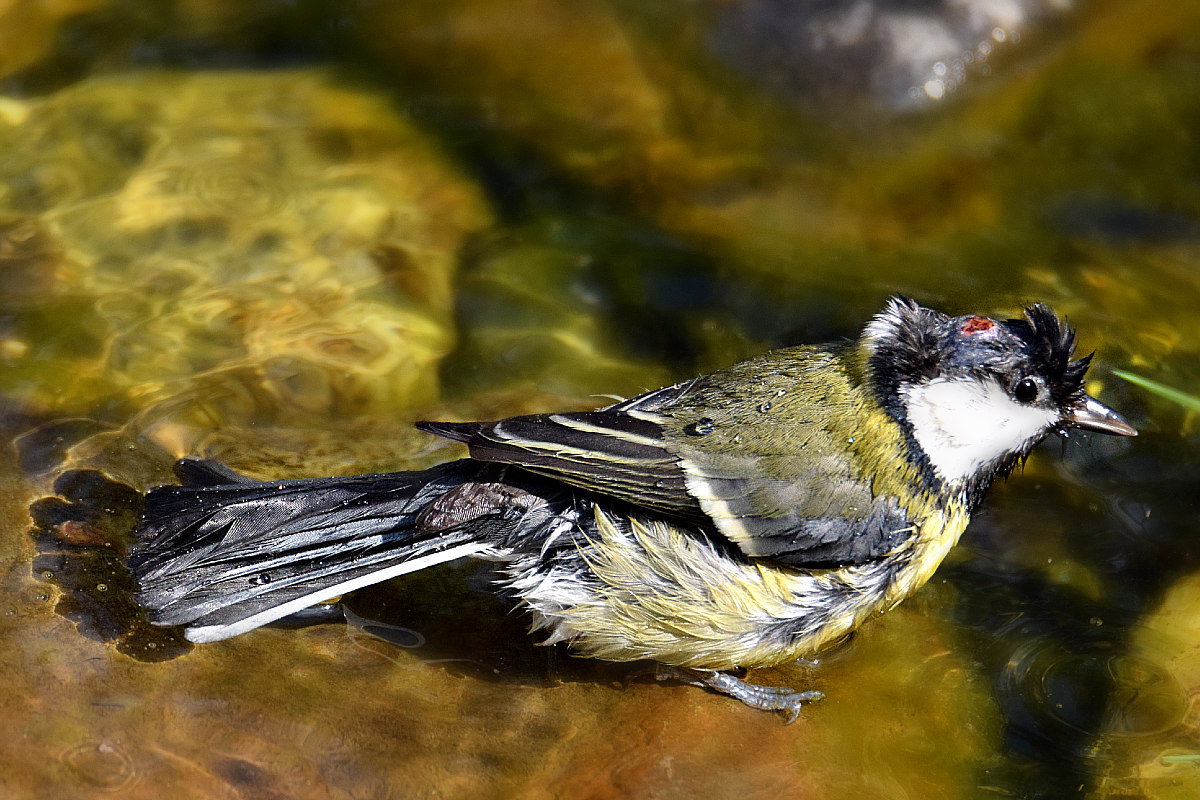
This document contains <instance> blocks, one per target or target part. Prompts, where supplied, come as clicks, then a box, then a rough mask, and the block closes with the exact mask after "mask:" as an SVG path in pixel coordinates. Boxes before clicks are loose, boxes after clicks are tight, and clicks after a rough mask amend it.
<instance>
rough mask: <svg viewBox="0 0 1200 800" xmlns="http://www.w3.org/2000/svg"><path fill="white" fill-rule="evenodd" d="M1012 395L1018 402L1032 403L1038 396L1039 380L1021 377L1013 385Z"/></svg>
mask: <svg viewBox="0 0 1200 800" xmlns="http://www.w3.org/2000/svg"><path fill="white" fill-rule="evenodd" d="M1012 395H1013V397H1014V398H1015V399H1016V401H1017V402H1018V403H1032V402H1033V401H1034V400H1037V396H1038V385H1037V381H1035V380H1034V379H1033V378H1021V380H1019V381H1017V385H1016V386H1014V387H1013V390H1012Z"/></svg>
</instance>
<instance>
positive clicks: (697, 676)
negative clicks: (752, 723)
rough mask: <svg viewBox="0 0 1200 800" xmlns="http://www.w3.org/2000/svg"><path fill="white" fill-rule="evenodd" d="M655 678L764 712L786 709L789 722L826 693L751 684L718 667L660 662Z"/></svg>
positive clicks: (784, 710) (783, 710) (785, 712)
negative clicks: (708, 667) (692, 687)
mask: <svg viewBox="0 0 1200 800" xmlns="http://www.w3.org/2000/svg"><path fill="white" fill-rule="evenodd" d="M655 677H656V678H657V679H658V680H660V681H666V680H674V681H680V682H682V683H687V684H690V685H692V686H702V687H704V688H706V689H711V690H712V691H714V692H718V693H720V694H724V695H728V696H729V697H732V698H734V699H735V700H740V701H741V702H742V703H744V704H745V705H748V706H750V707H751V708H757V709H759V710H762V711H782V712H784V714H785V715H786V716H787V724H789V725H790V724H791V723H793V722H795V721H796V719H797V718H798V717H799V716H800V709H801V708H802V707H803V706H804V705H805V704H806V703H813V702H816V701H817V700H820V699H821V698H822V697H824V696H825V695H823V694H821V692H818V691H807V692H797V691H795V690H793V689H792V688H790V687H788V686H761V685H759V684H756V683H747V682H746V681H744V680H742V679H741V678H738V677H737V676H735V675H731V674H730V673H728V672H720V671H718V670H708V669H694V668H690V667H670V666H666V665H659V666H658V668H657V670H656V671H655Z"/></svg>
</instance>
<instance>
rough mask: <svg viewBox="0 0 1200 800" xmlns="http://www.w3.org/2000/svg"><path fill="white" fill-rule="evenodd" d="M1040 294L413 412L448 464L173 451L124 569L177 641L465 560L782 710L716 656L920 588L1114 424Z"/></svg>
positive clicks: (616, 657)
mask: <svg viewBox="0 0 1200 800" xmlns="http://www.w3.org/2000/svg"><path fill="white" fill-rule="evenodd" d="M1074 349H1075V336H1074V333H1073V331H1072V330H1071V329H1070V328H1069V327H1068V326H1067V325H1066V324H1065V323H1064V322H1062V321H1060V320H1059V318H1058V317H1057V316H1055V314H1054V313H1053V312H1052V311H1051V310H1050V309H1048V308H1047V307H1046V306H1044V305H1040V304H1039V305H1033V306H1031V307H1029V308H1027V309H1025V313H1024V316H1023V318H1021V319H1010V320H996V319H990V318H988V317H982V316H975V315H968V316H958V317H951V316H948V315H946V314H943V313H941V312H938V311H935V310H932V309H929V308H925V307H922V306H920V305H918V304H917V303H915V302H913V301H911V300H908V299H906V298H902V297H897V298H893V299H892V300H891V301H890V302H889V303H888V304H887V306H886V308H885V309H884V310H883V311H882V312H881V313H879V314H878V315H877V316H875V317H874V318H873V319H872V320H871V321H870V322H869V324H867V325H866V327H865V329H864V330H863V332H862V334H861V336H860V337H859V338H858V339H857V340H856V341H853V342H846V343H841V344H835V345H826V346H801V347H793V348H787V349H781V350H775V351H772V352H768V353H765V354H763V355H760V356H758V357H756V358H751V359H750V360H748V361H745V362H742V363H740V364H737V365H735V366H732V367H730V368H728V369H725V370H721V371H719V372H715V373H712V374H709V375H705V376H702V377H699V378H695V379H692V380H688V381H685V382H683V383H678V384H676V385H674V386H669V387H666V388H663V389H658V390H656V391H652V392H648V393H646V394H643V395H640V396H638V397H634V398H632V399H629V400H623V401H621V402H618V403H615V404H613V405H610V406H608V407H606V408H602V409H599V410H597V411H589V412H567V413H557V414H538V415H534V416H521V417H513V418H509V419H504V420H500V421H496V422H466V423H460V422H422V423H418V426H419V427H420V428H421V429H423V430H425V431H428V432H430V433H433V434H436V435H438V436H443V437H446V438H449V439H453V440H456V441H459V442H462V443H464V444H465V445H466V446H467V449H468V453H469V457H467V458H465V459H462V460H459V461H454V462H451V463H447V464H443V465H441V466H437V467H434V468H432V469H428V470H424V471H418V472H400V473H391V474H381V475H363V476H354V477H334V478H313V479H299V480H285V481H267V482H263V481H255V480H251V479H249V478H246V477H243V476H241V475H239V474H237V473H235V472H233V471H232V470H230V469H228V468H227V467H224V466H222V465H220V464H218V463H216V462H212V461H203V460H195V459H185V460H183V461H180V462H179V463H178V464H177V465H176V471H177V474H178V477H179V479H180V482H181V484H182V485H180V486H160V487H157V488H155V489H153V490H151V491H150V493H149V494H148V496H147V498H146V511H145V515H144V518H143V520H142V522H141V526H140V529H139V534H138V539H139V543H138V545H137V546H136V547H135V549H134V551H133V552H132V554H131V556H130V560H129V564H130V568H131V570H132V572H133V573H134V575H135V576H136V578H137V580H138V581H139V584H140V587H141V588H140V593H139V594H138V600H139V602H140V603H141V604H142V605H143V606H144V607H145V608H146V609H148V611H149V617H150V619H151V621H152V622H154V623H156V624H160V625H182V626H186V636H187V637H188V638H189V639H191V640H193V641H195V642H211V641H215V640H219V639H224V638H227V637H230V636H235V635H238V634H241V633H245V632H247V631H250V630H252V629H254V628H256V627H258V626H261V625H264V624H266V623H269V622H272V621H275V620H278V619H280V618H282V617H285V616H287V615H289V614H292V613H295V612H298V611H300V610H302V609H304V608H305V607H307V606H310V605H312V604H316V603H319V602H323V601H327V600H329V599H331V598H333V597H335V596H338V595H341V594H344V593H346V592H349V591H352V590H354V589H358V588H361V587H364V586H368V585H370V584H374V583H377V582H380V581H384V580H387V579H389V578H393V577H396V576H399V575H403V574H406V573H410V572H414V571H417V570H421V569H425V568H426V567H430V566H432V565H434V564H438V563H442V562H446V561H450V560H453V559H457V558H461V557H464V556H472V557H475V558H481V559H489V560H492V561H496V562H499V573H500V575H501V578H500V584H501V586H502V588H503V589H505V590H507V591H508V592H509V593H510V594H511V595H513V596H515V598H516V599H517V600H518V601H519V602H520V604H521V605H523V606H524V607H525V608H526V609H527V610H528V611H529V612H530V614H531V617H532V628H533V629H534V630H535V631H536V630H542V631H545V632H546V635H545V637H544V641H545V643H554V642H566V643H568V644H569V645H570V646H571V648H572V649H573V651H574V652H575V653H577V654H579V655H583V656H590V657H594V658H599V659H608V660H612V661H635V660H643V659H649V660H652V661H654V662H657V663H658V664H660V665H662V668H663V669H664V674H666V675H668V676H670V677H674V678H678V679H682V680H685V681H688V682H692V683H697V684H699V685H703V686H707V687H709V688H711V689H713V690H716V691H718V692H721V693H724V694H728V695H731V696H733V697H736V698H737V699H739V700H741V701H742V702H744V703H746V704H748V705H751V706H754V707H756V708H763V709H772V710H784V711H787V712H789V713H791V714H793V715H794V714H795V712H796V710H797V709H798V708H799V707H800V705H801V704H802V703H804V702H806V701H808V700H810V699H814V698H815V697H817V696H818V695H817V693H815V692H794V691H792V690H791V689H788V688H784V687H771V686H759V685H755V684H751V683H748V682H745V681H743V680H741V679H740V678H739V677H738V676H737V675H735V674H733V671H735V670H738V669H739V668H750V667H760V666H770V665H776V664H781V663H784V662H787V661H791V660H794V659H797V658H799V657H804V656H810V655H813V654H815V653H817V652H819V651H820V650H821V649H822V648H824V647H827V646H828V645H830V644H831V643H833V642H836V641H837V640H839V639H841V638H843V637H844V636H846V635H847V634H848V633H850V632H851V631H853V630H854V629H855V628H857V627H858V626H859V625H860V624H861V623H862V622H864V621H865V620H866V619H868V618H869V617H871V616H873V615H877V614H878V613H880V612H882V611H886V610H887V609H889V608H891V607H893V606H895V605H896V604H897V603H899V602H900V601H901V600H903V599H904V598H905V597H907V596H908V595H910V594H912V593H913V592H914V591H916V589H918V588H919V587H920V586H921V585H922V584H924V583H925V581H927V580H928V579H929V577H930V576H931V575H932V574H933V572H934V570H935V569H936V568H937V566H938V564H939V563H940V562H941V561H942V559H943V558H944V557H945V556H946V553H947V552H948V551H949V550H950V548H951V547H953V546H954V545H955V543H956V542H957V541H958V539H959V536H960V535H961V534H962V532H963V529H964V528H965V527H966V525H967V522H968V518H969V516H970V513H971V511H972V510H973V509H974V508H975V507H976V506H977V505H978V503H979V502H980V500H981V498H982V497H983V495H984V493H985V491H986V490H987V488H988V486H989V485H990V484H991V483H992V482H993V481H994V480H995V479H996V478H998V477H1000V476H1003V475H1006V474H1008V473H1009V472H1010V471H1011V470H1012V469H1013V468H1014V467H1015V466H1016V465H1017V464H1019V463H1021V462H1022V461H1023V460H1024V459H1025V457H1026V456H1027V455H1028V454H1029V452H1030V451H1031V450H1032V449H1033V448H1034V447H1035V446H1036V445H1037V444H1038V443H1039V442H1040V441H1042V440H1043V439H1044V438H1045V437H1046V436H1047V435H1048V434H1050V433H1051V432H1058V433H1061V434H1063V435H1065V434H1066V433H1067V431H1068V429H1071V428H1081V429H1085V430H1090V431H1097V432H1100V433H1107V434H1117V435H1123V436H1133V435H1135V434H1136V431H1135V430H1134V428H1133V427H1132V426H1130V425H1129V423H1128V422H1126V421H1125V420H1124V419H1122V418H1121V417H1120V416H1119V415H1118V414H1117V413H1116V412H1114V411H1112V410H1111V409H1109V408H1107V407H1106V406H1104V405H1102V404H1101V403H1100V402H1099V401H1097V400H1095V399H1094V398H1092V397H1090V396H1088V395H1087V394H1086V393H1085V391H1084V388H1083V379H1084V374H1085V372H1086V371H1087V368H1088V363H1089V361H1090V358H1091V357H1090V356H1088V357H1084V358H1080V359H1078V360H1074Z"/></svg>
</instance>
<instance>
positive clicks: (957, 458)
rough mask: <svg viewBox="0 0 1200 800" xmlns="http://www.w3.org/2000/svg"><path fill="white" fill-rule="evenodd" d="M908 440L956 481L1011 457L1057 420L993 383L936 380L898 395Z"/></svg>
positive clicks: (948, 478)
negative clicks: (910, 436)
mask: <svg viewBox="0 0 1200 800" xmlns="http://www.w3.org/2000/svg"><path fill="white" fill-rule="evenodd" d="M901 397H902V398H903V399H904V405H905V408H906V411H907V414H908V421H909V423H910V424H911V425H912V429H913V436H915V437H916V440H917V443H918V444H919V445H920V446H921V449H922V450H924V451H925V455H926V456H927V457H928V458H929V461H930V463H931V464H933V467H934V469H935V470H937V472H938V474H939V475H940V476H941V478H942V479H943V480H945V481H947V482H948V483H957V482H959V481H963V480H966V479H967V478H970V477H971V476H973V475H974V474H975V473H976V472H977V471H978V470H979V468H980V467H983V466H984V465H986V464H988V463H990V462H992V461H994V460H995V459H997V458H999V457H1000V456H1003V455H1005V454H1008V453H1015V452H1018V451H1020V450H1021V449H1023V448H1024V447H1025V445H1026V444H1027V443H1028V442H1029V441H1030V440H1032V439H1037V438H1039V437H1040V436H1042V435H1043V434H1044V433H1045V431H1046V429H1047V428H1049V427H1050V426H1051V425H1053V424H1054V423H1055V422H1057V421H1058V414H1057V413H1056V412H1055V411H1054V410H1053V409H1046V408H1040V407H1038V406H1031V405H1024V404H1022V403H1018V402H1017V401H1015V400H1013V399H1012V398H1011V397H1009V396H1008V392H1006V391H1004V389H1003V388H1002V387H1001V386H1000V384H999V383H997V382H996V381H979V380H974V379H970V378H955V379H950V378H937V379H935V380H932V381H929V382H928V383H923V384H920V385H918V386H912V387H908V388H906V389H903V390H902V391H901Z"/></svg>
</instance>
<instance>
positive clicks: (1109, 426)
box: [1063, 394, 1137, 436]
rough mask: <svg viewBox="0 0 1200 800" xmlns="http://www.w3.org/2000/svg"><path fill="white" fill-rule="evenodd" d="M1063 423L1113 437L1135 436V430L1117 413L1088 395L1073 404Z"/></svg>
mask: <svg viewBox="0 0 1200 800" xmlns="http://www.w3.org/2000/svg"><path fill="white" fill-rule="evenodd" d="M1063 422H1064V423H1065V424H1067V425H1070V426H1071V427H1074V428H1083V429H1084V430H1088V431H1096V432H1097V433H1110V434H1113V435H1115V436H1137V428H1135V427H1133V426H1132V425H1130V424H1129V423H1128V422H1126V421H1125V418H1124V417H1122V416H1121V415H1120V414H1118V413H1117V412H1115V411H1113V410H1112V409H1111V408H1109V407H1108V406H1106V405H1104V403H1101V402H1100V401H1099V400H1097V399H1096V398H1094V397H1092V396H1090V395H1086V394H1085V395H1084V396H1083V399H1082V400H1080V401H1079V402H1078V403H1075V404H1074V405H1072V406H1071V408H1069V409H1068V410H1067V413H1066V415H1065V416H1064V417H1063Z"/></svg>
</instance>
